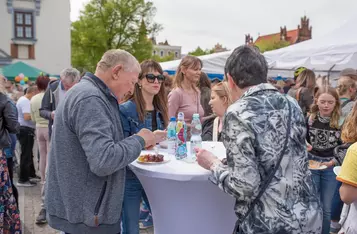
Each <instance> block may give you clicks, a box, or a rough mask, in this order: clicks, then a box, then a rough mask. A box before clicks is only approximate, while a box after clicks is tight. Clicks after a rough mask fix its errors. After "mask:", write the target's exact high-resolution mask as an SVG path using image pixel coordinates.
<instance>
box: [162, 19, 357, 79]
mask: <svg viewBox="0 0 357 234" xmlns="http://www.w3.org/2000/svg"><path fill="white" fill-rule="evenodd" d="M356 25H357V17H356V18H354V19H352V20H350V21H348V22H347V23H345V24H344V25H342V26H341V27H340V28H338V29H336V30H333V31H332V32H330V33H328V34H327V35H325V36H323V37H319V38H314V39H311V40H308V41H304V42H301V43H298V44H295V45H291V46H288V47H285V48H282V49H278V50H274V51H269V52H266V53H264V56H265V58H266V60H267V62H268V65H269V76H270V77H274V76H282V77H293V72H294V70H295V69H296V68H298V67H300V66H304V67H307V68H309V69H312V70H314V71H315V72H316V73H317V74H321V75H330V76H331V77H336V76H337V75H338V74H339V72H340V71H341V70H343V69H345V68H356V69H357V30H356ZM231 53H232V50H231V51H226V52H221V53H216V54H210V55H204V56H200V57H199V58H200V59H201V60H202V62H203V68H202V70H203V71H204V72H206V73H208V75H209V76H210V78H213V77H220V78H221V77H223V73H224V66H225V63H226V60H227V58H228V57H229V55H230V54H231ZM180 61H181V60H175V61H170V62H164V63H161V66H162V68H163V69H164V70H166V71H168V72H169V73H170V74H174V73H175V71H176V69H177V67H178V65H179V64H180Z"/></svg>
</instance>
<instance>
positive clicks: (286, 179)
mask: <svg viewBox="0 0 357 234" xmlns="http://www.w3.org/2000/svg"><path fill="white" fill-rule="evenodd" d="M286 97H287V99H286V98H285V97H284V94H281V93H279V92H278V91H277V89H276V88H274V87H273V86H272V85H270V84H260V85H257V86H254V87H252V88H250V89H249V90H248V91H247V92H246V93H244V95H243V96H242V97H241V98H240V99H239V100H238V101H236V102H235V103H234V104H232V105H231V106H230V107H229V108H228V110H227V114H226V116H225V120H224V128H223V131H222V139H223V143H224V145H225V147H226V149H227V164H228V165H227V166H225V165H217V166H216V167H214V168H213V169H212V170H213V171H212V176H211V177H210V180H211V181H212V182H213V183H215V184H217V185H218V186H219V188H221V189H222V190H223V191H224V192H226V193H228V194H230V195H232V196H233V197H235V198H236V204H235V212H236V215H237V216H238V220H240V221H241V220H242V218H243V217H244V215H245V213H246V212H247V211H248V207H249V206H250V204H251V203H252V202H253V201H254V199H255V198H256V196H257V195H258V193H259V191H260V189H261V186H262V185H263V184H264V180H265V179H266V178H267V177H268V175H269V172H270V171H271V170H272V168H274V165H275V164H276V162H277V160H278V157H279V155H280V153H281V150H282V149H283V145H284V141H285V135H286V129H287V128H286V125H287V121H288V116H289V107H288V103H287V100H289V101H290V103H291V104H290V105H291V112H292V113H291V116H292V117H291V118H292V120H291V126H288V128H290V138H289V141H288V147H287V149H286V151H285V154H284V156H283V159H282V161H281V164H280V167H279V169H278V170H277V172H276V173H275V176H274V177H273V179H272V181H271V183H270V185H269V186H268V188H267V190H266V191H265V193H264V194H263V195H262V197H261V198H260V200H259V201H258V203H257V204H256V205H255V207H254V209H253V211H252V212H251V213H250V215H249V216H248V217H247V219H246V220H245V222H244V223H243V224H242V225H240V226H241V228H242V229H243V232H244V233H245V234H250V233H252V234H253V233H254V234H263V233H264V234H268V233H274V234H276V233H284V234H288V233H293V234H298V233H299V234H300V233H304V234H308V233H309V234H315V233H316V234H320V233H321V226H322V211H321V208H320V201H319V198H318V197H317V192H316V190H315V187H314V186H313V184H312V178H311V173H310V171H309V170H308V157H307V151H306V143H305V136H306V125H305V119H304V116H303V114H302V111H301V109H300V107H299V105H298V104H297V102H296V101H295V100H294V99H293V98H291V97H288V96H286Z"/></svg>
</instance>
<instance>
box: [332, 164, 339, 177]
mask: <svg viewBox="0 0 357 234" xmlns="http://www.w3.org/2000/svg"><path fill="white" fill-rule="evenodd" d="M340 170H341V166H337V167H334V168H333V172H334V173H335V174H336V175H337V176H338V174H340Z"/></svg>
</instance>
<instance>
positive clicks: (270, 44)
mask: <svg viewBox="0 0 357 234" xmlns="http://www.w3.org/2000/svg"><path fill="white" fill-rule="evenodd" d="M289 45H290V43H289V42H288V41H281V40H279V41H273V40H272V41H265V42H264V43H259V44H257V45H256V46H257V47H258V48H259V50H260V52H262V53H264V52H267V51H271V50H277V49H280V48H284V47H287V46H289Z"/></svg>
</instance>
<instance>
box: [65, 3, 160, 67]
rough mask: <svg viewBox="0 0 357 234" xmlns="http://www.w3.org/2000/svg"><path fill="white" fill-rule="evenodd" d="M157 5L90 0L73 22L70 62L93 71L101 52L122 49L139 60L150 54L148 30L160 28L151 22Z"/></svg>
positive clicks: (151, 32)
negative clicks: (77, 18)
mask: <svg viewBox="0 0 357 234" xmlns="http://www.w3.org/2000/svg"><path fill="white" fill-rule="evenodd" d="M155 12H156V9H155V7H154V5H153V3H152V2H146V1H144V0H90V2H89V3H88V4H87V5H86V6H85V8H84V10H83V11H81V15H80V17H79V20H77V21H75V22H73V23H72V34H71V39H72V64H73V66H76V67H80V68H83V69H86V70H89V71H94V70H95V67H96V64H97V62H98V61H99V60H100V58H101V56H102V55H103V53H104V52H105V51H107V50H109V49H124V50H127V51H129V52H131V53H132V54H134V55H135V56H137V58H138V60H139V61H142V60H144V59H147V58H151V55H152V44H151V42H150V41H149V39H148V35H149V34H155V33H157V32H158V31H160V30H161V29H162V27H161V25H159V24H156V23H154V22H153V16H154V15H155Z"/></svg>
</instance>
